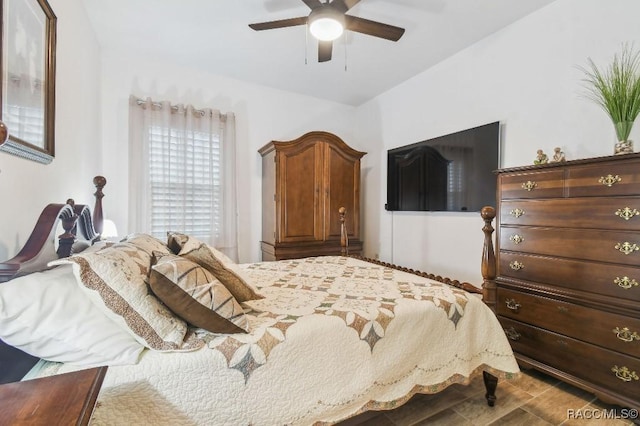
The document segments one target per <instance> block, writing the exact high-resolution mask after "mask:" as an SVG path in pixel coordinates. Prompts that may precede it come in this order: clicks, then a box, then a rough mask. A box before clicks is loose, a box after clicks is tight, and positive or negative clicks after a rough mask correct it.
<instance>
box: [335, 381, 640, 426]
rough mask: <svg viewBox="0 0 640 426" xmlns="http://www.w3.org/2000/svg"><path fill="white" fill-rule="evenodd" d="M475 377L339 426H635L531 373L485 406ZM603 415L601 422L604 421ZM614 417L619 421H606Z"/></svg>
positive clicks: (613, 409)
mask: <svg viewBox="0 0 640 426" xmlns="http://www.w3.org/2000/svg"><path fill="white" fill-rule="evenodd" d="M484 393H485V389H484V385H483V383H482V378H481V377H479V378H478V379H477V380H475V381H473V382H472V383H471V384H470V385H469V386H461V385H453V386H450V387H449V388H447V389H446V390H445V391H443V392H441V393H439V394H435V395H416V396H414V397H413V398H412V399H411V400H410V401H409V402H407V403H406V404H404V405H403V406H401V407H398V408H396V409H395V410H391V411H381V412H368V413H363V414H361V415H359V416H356V417H353V418H351V419H348V420H346V421H344V422H341V423H339V425H340V426H421V425H436V426H437V425H446V426H448V425H455V426H485V425H492V426H512V425H522V426H549V425H563V426H575V425H588V426H592V425H607V426H628V425H634V424H635V425H640V419H638V418H636V419H635V422H636V423H634V419H629V418H622V417H628V416H623V414H628V413H629V411H622V409H621V407H617V406H612V405H607V404H604V403H602V402H600V401H599V400H597V399H596V398H595V397H594V396H593V395H592V394H590V393H588V392H585V391H583V390H581V389H578V388H576V387H573V386H571V385H568V384H566V383H564V382H561V381H559V380H557V379H555V378H552V377H550V376H547V375H545V374H543V373H540V372H538V371H535V370H527V371H523V374H522V375H521V377H520V378H518V379H516V380H513V381H510V382H507V381H501V382H500V383H499V384H498V390H497V392H496V396H497V397H498V400H497V401H496V405H495V407H489V406H487V403H486V400H485V398H484ZM605 416H607V417H605ZM614 416H617V417H619V418H611V417H614Z"/></svg>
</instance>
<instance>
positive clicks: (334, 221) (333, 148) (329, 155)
mask: <svg viewBox="0 0 640 426" xmlns="http://www.w3.org/2000/svg"><path fill="white" fill-rule="evenodd" d="M347 148H348V147H347ZM361 156H362V154H361V153H357V154H355V155H354V153H352V152H349V151H348V150H345V149H343V148H342V147H340V146H339V145H336V144H329V143H328V144H326V145H325V149H324V187H323V191H324V197H323V198H324V206H323V214H324V218H325V219H324V225H325V226H324V239H325V240H329V239H340V217H339V214H338V209H339V208H340V207H345V208H346V209H347V214H346V217H347V220H346V225H347V233H348V235H349V237H350V238H358V237H359V236H358V230H359V229H360V224H359V222H358V219H359V217H360V157H361Z"/></svg>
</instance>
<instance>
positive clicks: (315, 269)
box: [59, 257, 519, 426]
mask: <svg viewBox="0 0 640 426" xmlns="http://www.w3.org/2000/svg"><path fill="white" fill-rule="evenodd" d="M240 268H241V273H242V274H243V276H245V277H246V279H247V281H248V282H250V283H251V284H252V285H254V286H255V287H256V288H257V289H258V290H259V292H260V293H261V294H263V295H264V296H266V297H265V299H262V300H256V301H251V302H247V303H245V305H244V306H245V309H246V311H247V312H248V314H249V320H250V330H251V333H250V334H247V335H240V334H236V335H206V334H203V335H202V338H203V339H205V340H206V341H207V347H204V348H202V349H200V350H198V351H195V352H188V353H184V352H183V353H158V352H152V351H149V350H147V351H145V352H144V353H143V356H142V357H141V360H140V362H139V363H138V364H137V365H133V366H117V367H110V368H109V370H108V372H107V376H106V378H105V381H104V384H103V387H102V391H101V393H100V396H99V399H98V404H97V407H96V409H95V411H94V415H93V419H92V424H95V425H118V424H122V425H132V424H151V425H268V426H273V425H281V424H287V425H289V424H291V425H309V424H322V423H334V422H337V421H340V420H343V419H345V418H348V417H350V416H353V415H355V414H357V413H359V412H362V411H365V410H369V409H389V408H393V407H395V406H397V405H399V404H401V403H403V402H405V401H406V400H408V399H409V398H410V396H411V395H413V394H414V393H416V392H423V393H433V392H438V391H440V390H442V389H444V388H445V387H447V386H448V385H450V384H452V383H465V382H468V381H469V380H470V379H471V378H472V377H474V376H475V375H476V374H479V373H481V371H482V370H486V371H489V372H491V373H492V374H494V375H496V376H498V377H499V378H511V377H513V376H514V374H516V373H517V372H518V371H519V370H518V366H517V364H516V361H515V358H514V357H513V353H512V351H511V348H510V346H509V343H508V341H507V338H506V337H505V335H504V332H503V330H502V328H501V326H500V324H499V323H498V321H497V319H496V318H495V316H494V314H493V313H492V312H491V311H490V310H489V309H488V308H487V307H486V306H485V305H484V304H483V303H482V301H481V300H480V298H478V297H477V296H476V295H472V294H469V293H466V292H464V291H462V290H459V289H456V288H454V287H451V286H448V285H445V284H441V283H438V282H436V281H431V280H428V279H426V278H421V277H418V276H415V275H412V274H409V273H405V272H401V271H397V270H394V269H390V268H385V267H382V266H378V265H373V264H370V263H367V262H363V261H360V260H357V259H352V258H344V257H318V258H308V259H300V260H292V261H280V262H264V263H255V264H245V265H240ZM71 369H72V368H71V367H68V366H63V367H62V368H61V369H60V371H59V372H64V371H65V370H66V371H68V370H71ZM498 404H499V401H498Z"/></svg>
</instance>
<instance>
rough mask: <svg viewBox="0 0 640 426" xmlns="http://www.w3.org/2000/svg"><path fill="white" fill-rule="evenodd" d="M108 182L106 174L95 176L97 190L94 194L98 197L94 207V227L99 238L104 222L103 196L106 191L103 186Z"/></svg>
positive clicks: (94, 182)
mask: <svg viewBox="0 0 640 426" xmlns="http://www.w3.org/2000/svg"><path fill="white" fill-rule="evenodd" d="M106 184H107V179H106V178H105V177H104V176H96V177H94V178H93V185H94V186H95V187H96V192H95V193H94V194H93V195H94V196H95V197H96V204H95V206H94V208H93V229H95V230H96V233H97V234H98V239H99V238H100V237H101V235H102V229H103V228H102V227H103V224H104V216H103V214H102V198H103V197H104V193H103V192H102V188H104V186H105V185H106Z"/></svg>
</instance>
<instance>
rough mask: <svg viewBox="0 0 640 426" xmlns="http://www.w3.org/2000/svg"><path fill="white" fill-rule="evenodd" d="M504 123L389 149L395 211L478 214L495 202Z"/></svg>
mask: <svg viewBox="0 0 640 426" xmlns="http://www.w3.org/2000/svg"><path fill="white" fill-rule="evenodd" d="M499 152H500V122H497V121H496V122H494V123H489V124H485V125H483V126H478V127H474V128H472V129H467V130H462V131H460V132H456V133H451V134H449V135H445V136H440V137H437V138H433V139H429V140H425V141H421V142H417V143H414V144H411V145H406V146H402V147H399V148H394V149H390V150H388V151H387V204H386V205H385V208H386V209H387V210H391V211H456V212H466V211H472V212H475V211H480V209H482V207H484V206H487V205H490V206H494V205H495V202H496V176H495V174H494V173H493V172H494V171H495V170H496V169H498V168H499V165H498V164H499V161H500V159H499V158H500V154H499Z"/></svg>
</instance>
